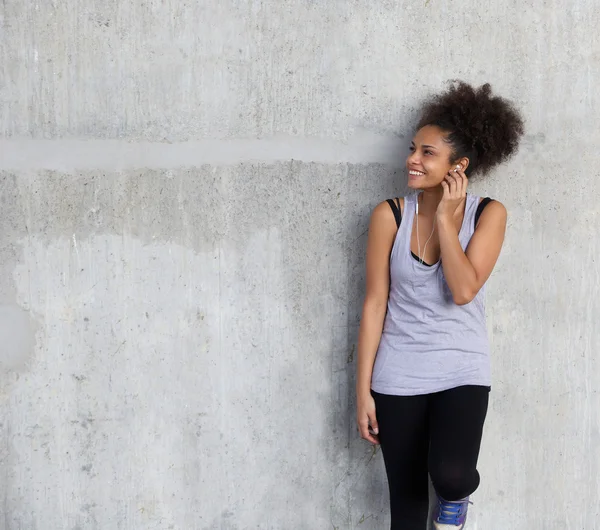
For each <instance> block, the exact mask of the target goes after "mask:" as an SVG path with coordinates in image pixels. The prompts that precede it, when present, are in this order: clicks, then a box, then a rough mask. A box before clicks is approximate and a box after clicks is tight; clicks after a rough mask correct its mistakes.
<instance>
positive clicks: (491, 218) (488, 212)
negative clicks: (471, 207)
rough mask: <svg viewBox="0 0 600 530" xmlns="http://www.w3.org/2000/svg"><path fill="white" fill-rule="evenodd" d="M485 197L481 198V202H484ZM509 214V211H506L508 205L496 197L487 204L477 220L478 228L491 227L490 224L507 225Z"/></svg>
mask: <svg viewBox="0 0 600 530" xmlns="http://www.w3.org/2000/svg"><path fill="white" fill-rule="evenodd" d="M483 201H484V199H480V200H479V204H480V205H481V204H482V203H483ZM507 216H508V212H507V211H506V207H505V206H504V204H502V203H501V202H500V201H497V200H495V199H492V200H490V201H489V202H487V204H486V205H485V208H484V209H483V210H482V212H481V215H480V216H479V220H478V222H477V229H479V228H484V227H489V226H492V225H494V226H498V225H502V226H503V225H505V224H506V219H507Z"/></svg>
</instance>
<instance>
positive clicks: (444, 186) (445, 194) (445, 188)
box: [442, 179, 450, 198]
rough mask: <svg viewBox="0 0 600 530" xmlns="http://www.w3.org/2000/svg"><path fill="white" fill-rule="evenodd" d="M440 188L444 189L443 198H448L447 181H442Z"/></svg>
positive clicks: (448, 188) (448, 187) (448, 186)
mask: <svg viewBox="0 0 600 530" xmlns="http://www.w3.org/2000/svg"><path fill="white" fill-rule="evenodd" d="M442 188H443V189H444V197H446V198H447V197H448V195H450V185H449V184H448V180H447V179H444V180H442Z"/></svg>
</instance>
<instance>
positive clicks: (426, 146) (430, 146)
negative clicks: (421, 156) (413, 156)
mask: <svg viewBox="0 0 600 530" xmlns="http://www.w3.org/2000/svg"><path fill="white" fill-rule="evenodd" d="M410 145H415V142H410ZM421 147H425V148H429V149H437V147H436V146H435V145H426V144H425V145H422V146H421Z"/></svg>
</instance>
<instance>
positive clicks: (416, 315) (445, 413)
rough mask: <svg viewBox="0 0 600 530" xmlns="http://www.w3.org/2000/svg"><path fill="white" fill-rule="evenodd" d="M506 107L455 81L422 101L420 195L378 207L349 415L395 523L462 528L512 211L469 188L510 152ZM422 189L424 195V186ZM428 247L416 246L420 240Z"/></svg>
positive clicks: (413, 184) (411, 167) (513, 132)
mask: <svg viewBox="0 0 600 530" xmlns="http://www.w3.org/2000/svg"><path fill="white" fill-rule="evenodd" d="M522 134H523V123H522V120H521V117H520V116H519V113H518V112H517V110H516V109H515V108H514V107H513V105H512V104H511V103H510V102H508V101H506V100H505V99H502V98H500V97H498V96H493V95H492V91H491V87H490V85H489V84H486V85H483V86H482V87H479V88H474V87H472V86H470V85H468V84H466V83H462V82H454V83H453V84H451V86H450V88H449V90H448V91H447V92H445V93H443V94H440V95H436V96H434V97H432V98H431V99H430V100H429V101H427V102H426V103H425V105H424V107H423V109H422V118H421V120H420V122H419V125H418V127H417V131H416V133H415V136H414V138H413V141H412V142H411V146H410V154H409V156H408V157H407V160H406V168H407V173H408V185H409V188H411V189H413V190H415V193H413V194H411V195H408V196H407V197H404V198H397V199H395V200H388V201H384V202H382V203H381V204H379V205H378V206H377V207H376V208H375V210H374V212H373V215H372V218H371V225H370V228H369V241H368V247H367V289H366V296H365V301H364V305H363V317H362V321H361V327H360V336H359V359H358V376H357V397H358V399H357V420H358V426H359V430H360V433H361V436H362V437H363V438H365V439H366V440H368V441H370V442H371V443H381V447H382V451H383V457H384V461H385V466H386V472H387V477H388V483H389V488H390V506H391V515H392V530H400V529H402V530H424V529H425V528H426V524H427V514H428V504H429V503H428V501H429V499H428V474H429V475H430V476H431V479H432V482H433V484H434V487H435V489H436V492H437V496H438V497H437V505H436V511H435V518H434V526H435V528H436V529H437V530H450V529H463V528H464V525H465V521H466V514H467V507H468V505H469V496H470V495H471V494H472V493H473V492H474V491H475V490H476V489H477V487H478V485H479V480H480V478H479V473H478V472H477V460H478V457H479V448H480V444H481V437H482V432H483V424H484V420H485V416H486V413H487V406H488V396H489V391H490V385H491V376H490V362H489V344H488V338H487V329H486V321H485V301H484V287H485V283H486V281H487V279H488V278H489V276H490V274H491V273H492V270H493V268H494V265H495V264H496V261H497V259H498V256H499V254H500V250H501V248H502V243H503V240H504V231H505V227H506V209H505V208H504V206H503V205H502V204H501V203H500V202H498V201H493V200H491V199H490V198H480V197H477V196H475V195H472V194H468V193H467V185H468V177H471V176H476V175H478V174H485V173H487V172H488V171H489V170H490V169H491V168H493V167H494V166H496V165H497V164H499V163H500V162H502V161H504V160H506V159H507V158H508V157H509V156H511V155H512V154H513V153H514V152H515V151H516V149H517V146H518V143H519V139H520V138H521V136H522ZM419 190H420V191H419ZM422 243H423V244H422Z"/></svg>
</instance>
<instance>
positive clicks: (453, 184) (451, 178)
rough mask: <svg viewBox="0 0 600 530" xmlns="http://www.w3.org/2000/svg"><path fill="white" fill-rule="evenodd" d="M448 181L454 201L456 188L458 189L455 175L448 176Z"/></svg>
mask: <svg viewBox="0 0 600 530" xmlns="http://www.w3.org/2000/svg"><path fill="white" fill-rule="evenodd" d="M446 180H447V181H448V188H449V191H450V198H452V199H453V198H454V197H455V196H456V188H457V183H456V178H455V177H454V175H452V174H448V176H447V177H446Z"/></svg>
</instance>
